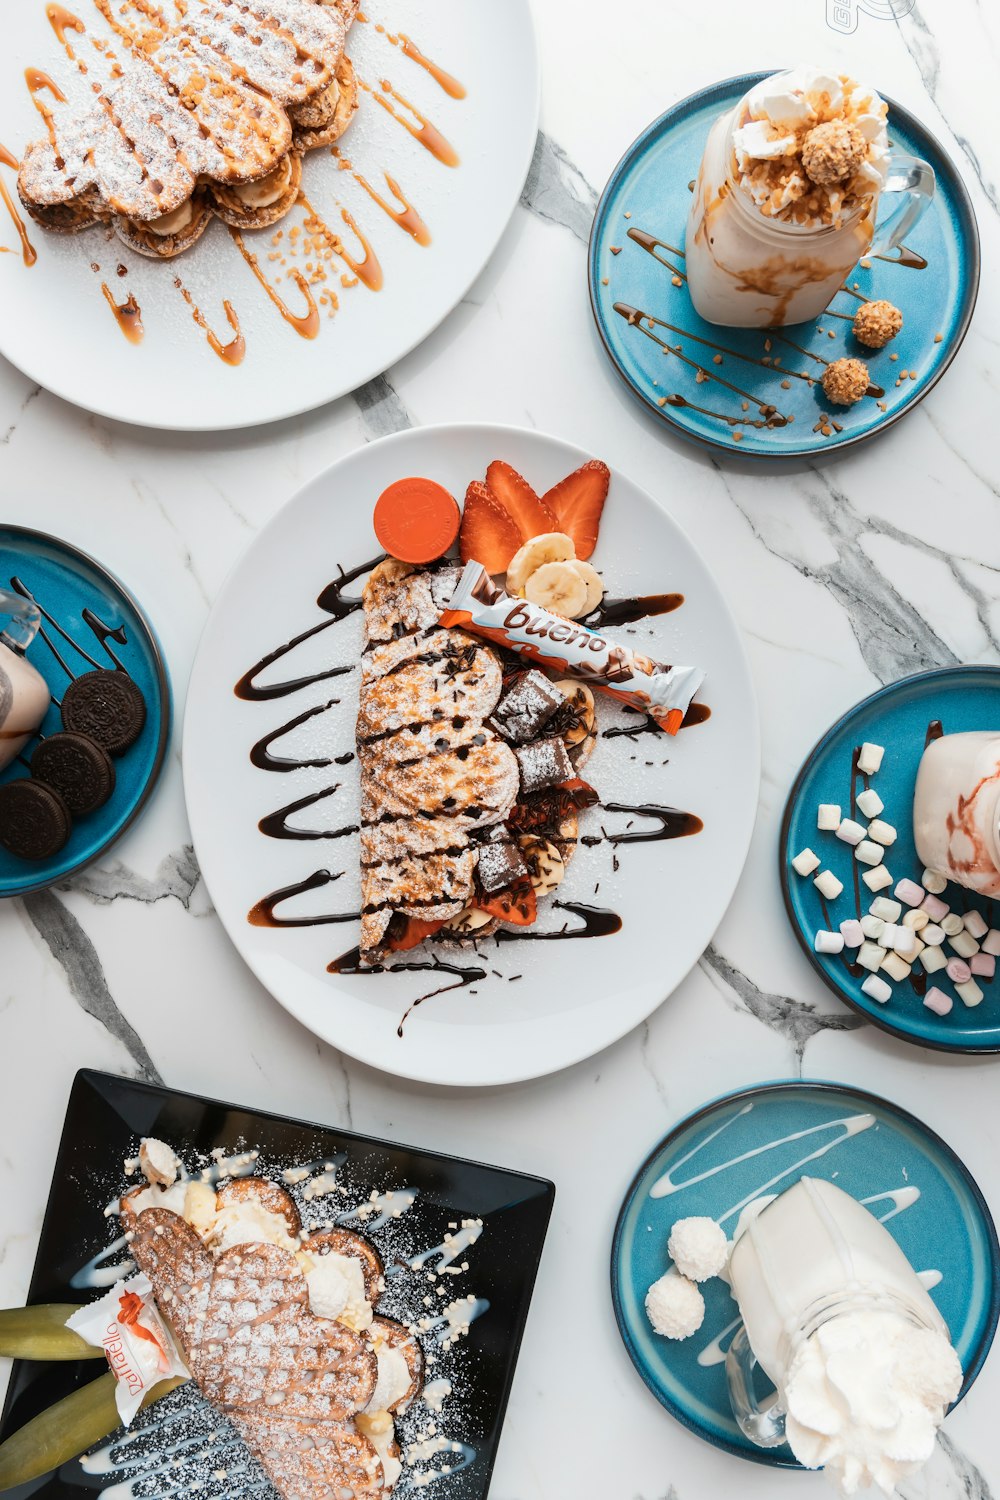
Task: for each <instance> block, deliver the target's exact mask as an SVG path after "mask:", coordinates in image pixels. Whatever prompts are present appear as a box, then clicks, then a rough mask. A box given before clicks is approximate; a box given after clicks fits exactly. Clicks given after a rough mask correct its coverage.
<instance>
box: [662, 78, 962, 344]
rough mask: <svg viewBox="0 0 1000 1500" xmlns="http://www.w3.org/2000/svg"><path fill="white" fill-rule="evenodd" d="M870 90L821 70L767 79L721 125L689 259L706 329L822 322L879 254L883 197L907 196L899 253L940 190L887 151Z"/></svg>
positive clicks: (699, 197)
mask: <svg viewBox="0 0 1000 1500" xmlns="http://www.w3.org/2000/svg"><path fill="white" fill-rule="evenodd" d="M887 113H888V110H887V106H886V104H885V102H884V101H883V100H882V99H880V98H879V96H878V94H876V93H875V92H874V90H873V89H869V88H862V87H861V86H860V85H859V84H857V83H855V82H853V80H851V79H850V78H847V77H836V76H834V75H831V74H827V73H823V72H821V71H819V70H818V69H816V68H806V67H801V68H795V69H792V70H791V71H789V72H785V73H776V74H774V75H773V76H772V77H770V78H766V79H764V80H763V81H762V82H761V83H758V84H755V85H754V87H753V88H752V89H751V90H750V91H749V93H747V94H746V95H744V97H743V98H742V99H741V100H740V101H739V103H738V104H736V105H735V106H734V108H733V109H731V110H729V111H727V112H726V113H725V114H724V115H721V116H720V118H719V119H718V120H716V122H715V124H714V125H713V127H712V130H711V132H710V134H709V137H708V141H707V143H706V146H705V151H704V155H703V157H702V162H701V168H700V170H699V173H698V179H697V182H696V184H695V187H694V195H693V200H692V203H691V211H690V214H689V216H688V225H687V239H686V243H685V254H686V257H687V276H688V287H689V290H690V293H691V300H692V302H693V303H694V306H695V308H696V310H697V311H698V312H699V313H700V314H701V316H702V317H703V318H704V319H705V320H706V321H707V322H709V323H717V324H722V325H725V326H728V327H739V328H774V327H781V326H784V325H788V324H792V323H802V322H806V321H808V320H810V319H812V318H817V317H819V315H820V314H821V313H822V312H823V310H824V309H825V308H826V307H827V306H828V304H829V302H830V300H831V298H832V297H833V296H834V295H835V293H836V292H837V290H838V289H839V287H840V286H841V285H842V284H843V281H844V278H845V276H846V275H847V274H848V273H849V272H850V271H851V269H852V268H853V267H854V266H855V265H856V264H857V262H858V261H859V260H860V259H861V257H862V256H863V255H866V254H868V253H869V252H871V251H873V250H874V241H875V238H876V228H875V221H876V214H877V211H878V205H879V198H880V195H881V193H882V192H883V191H884V190H887V191H892V192H897V191H899V192H902V193H904V195H905V197H904V199H903V201H902V203H901V204H900V206H899V207H898V208H897V210H896V211H895V212H894V213H893V214H892V215H891V216H890V218H889V219H888V220H886V221H884V222H883V223H882V225H881V226H880V228H879V234H878V239H879V243H880V245H881V246H882V248H891V247H892V246H895V245H898V244H900V243H901V241H902V237H903V235H904V234H905V233H907V232H908V231H909V230H910V229H911V228H912V227H913V225H914V224H915V223H916V221H917V219H918V218H919V216H920V214H921V212H922V211H923V209H924V208H925V207H926V205H927V203H928V202H929V201H930V198H931V196H932V195H933V192H934V173H933V170H932V169H931V168H930V167H929V166H928V165H927V163H926V162H922V161H918V160H917V159H916V158H911V157H905V158H904V157H902V156H899V155H898V154H895V153H893V152H891V151H890V147H889V139H888V133H887V128H886V116H887Z"/></svg>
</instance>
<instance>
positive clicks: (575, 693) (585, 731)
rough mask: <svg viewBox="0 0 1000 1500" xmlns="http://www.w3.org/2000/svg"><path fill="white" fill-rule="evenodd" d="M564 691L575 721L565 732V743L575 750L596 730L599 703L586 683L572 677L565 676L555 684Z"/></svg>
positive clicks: (567, 747) (568, 748) (561, 691)
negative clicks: (596, 702) (576, 680)
mask: <svg viewBox="0 0 1000 1500" xmlns="http://www.w3.org/2000/svg"><path fill="white" fill-rule="evenodd" d="M554 686H555V687H556V688H558V690H559V692H560V693H562V695H563V697H564V698H565V699H566V701H567V702H568V703H569V706H570V708H571V709H572V711H573V715H574V720H575V722H574V723H572V724H571V725H570V727H569V729H567V730H566V731H565V733H564V734H563V737H562V738H563V744H564V745H565V746H566V749H567V750H573V749H574V748H575V747H576V746H577V745H582V744H583V743H584V742H585V741H586V740H588V739H589V738H590V736H591V735H592V734H593V733H594V732H595V727H596V724H597V705H596V704H595V702H594V695H593V693H592V692H591V691H590V688H589V687H587V686H586V684H585V683H582V682H575V681H574V680H573V678H572V677H565V678H563V679H562V680H561V681H560V682H557V683H555V684H554Z"/></svg>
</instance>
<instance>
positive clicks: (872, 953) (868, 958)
mask: <svg viewBox="0 0 1000 1500" xmlns="http://www.w3.org/2000/svg"><path fill="white" fill-rule="evenodd" d="M884 958H885V949H884V948H880V947H879V945H878V943H862V944H861V947H860V948H859V949H858V963H859V964H860V965H861V967H862V968H863V969H870V970H871V972H872V973H873V974H874V973H876V972H877V971H878V970H879V969H880V968H881V967H882V962H883V960H884Z"/></svg>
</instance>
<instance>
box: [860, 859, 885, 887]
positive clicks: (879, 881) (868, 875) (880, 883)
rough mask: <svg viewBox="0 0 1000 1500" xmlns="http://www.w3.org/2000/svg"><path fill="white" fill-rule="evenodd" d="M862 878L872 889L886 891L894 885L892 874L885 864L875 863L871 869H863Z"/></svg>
mask: <svg viewBox="0 0 1000 1500" xmlns="http://www.w3.org/2000/svg"><path fill="white" fill-rule="evenodd" d="M861 879H862V880H863V881H864V883H865V885H866V886H867V887H868V889H869V890H870V891H884V890H886V889H887V888H888V887H889V886H890V885H892V876H891V875H890V874H889V871H888V870H887V869H886V867H885V865H875V866H874V868H873V869H871V870H862V872H861Z"/></svg>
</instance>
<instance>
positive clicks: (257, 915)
mask: <svg viewBox="0 0 1000 1500" xmlns="http://www.w3.org/2000/svg"><path fill="white" fill-rule="evenodd" d="M343 874H344V872H343V870H338V871H337V873H336V874H333V873H332V872H331V871H330V870H316V871H315V872H314V873H313V874H312V875H310V876H308V877H307V879H305V880H300V881H299V882H298V884H297V885H286V886H282V888H281V889H280V890H278V891H272V892H271V894H270V895H269V896H265V897H264V898H263V900H261V901H258V902H257V904H256V906H252V907H251V908H250V910H249V912H248V913H247V921H248V922H249V923H250V924H251V926H252V927H325V926H326V925H327V924H328V923H330V922H357V921H358V920H359V918H360V916H361V913H360V912H357V911H346V912H335V913H334V912H331V913H329V914H327V915H324V916H318V917H277V916H275V910H276V908H277V907H279V906H280V905H281V903H282V902H283V901H290V900H291V898H292V897H293V896H301V895H302V894H303V893H304V892H305V891H317V890H319V889H320V888H321V887H322V886H325V885H332V884H333V882H334V881H335V880H340V879H342V877H343Z"/></svg>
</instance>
